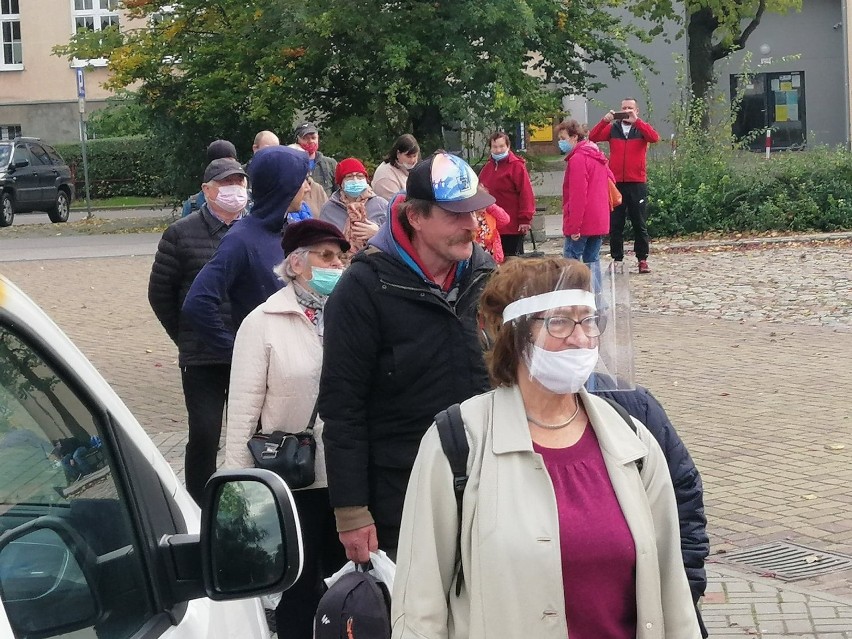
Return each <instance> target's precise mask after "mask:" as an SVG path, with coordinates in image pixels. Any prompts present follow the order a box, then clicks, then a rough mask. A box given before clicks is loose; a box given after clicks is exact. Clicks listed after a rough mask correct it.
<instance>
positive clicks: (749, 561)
mask: <svg viewBox="0 0 852 639" xmlns="http://www.w3.org/2000/svg"><path fill="white" fill-rule="evenodd" d="M724 561H725V562H726V563H729V562H730V563H735V564H741V565H744V566H748V567H750V568H754V569H757V570H760V571H763V572H768V573H771V576H772V577H775V578H777V579H782V580H784V581H796V580H798V579H809V578H811V577H818V576H819V575H825V574H828V573H830V572H837V571H839V570H849V569H852V557H847V556H846V555H839V554H837V553H831V552H824V551H822V550H817V549H815V548H808V547H807V546H800V545H798V544H790V543H786V542H783V543H782V542H777V543H771V544H764V545H761V546H753V547H751V548H745V549H743V550H737V551H735V552H729V553H726V554H725V555H724Z"/></svg>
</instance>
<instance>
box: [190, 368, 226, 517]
mask: <svg viewBox="0 0 852 639" xmlns="http://www.w3.org/2000/svg"><path fill="white" fill-rule="evenodd" d="M230 377H231V367H230V365H228V364H210V365H209V366H184V367H183V368H181V380H182V382H183V398H184V401H185V402H186V413H187V417H188V421H189V440H188V441H187V442H186V455H185V457H184V471H183V472H184V476H185V477H186V489H187V491H188V492H189V494H190V495H192V498H193V499H195V501H196V503H198V504H200V503H201V496H202V495H203V494H204V485H205V484H206V483H207V480H208V479H210V476H211V475H212V474H213V473H215V472H216V453H217V452H218V451H219V437H220V436H221V434H222V413H223V412H224V410H225V400H226V399H227V397H228V382H229V380H230Z"/></svg>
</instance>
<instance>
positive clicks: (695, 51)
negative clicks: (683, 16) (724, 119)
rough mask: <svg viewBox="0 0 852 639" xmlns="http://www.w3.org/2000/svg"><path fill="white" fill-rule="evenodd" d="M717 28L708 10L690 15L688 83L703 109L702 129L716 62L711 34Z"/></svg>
mask: <svg viewBox="0 0 852 639" xmlns="http://www.w3.org/2000/svg"><path fill="white" fill-rule="evenodd" d="M718 26H719V21H718V20H717V19H716V18H715V17H714V15H713V12H712V11H711V10H710V9H700V10H699V11H696V12H695V13H693V14H691V15H690V16H689V24H688V25H687V35H688V38H689V39H688V47H689V50H688V51H687V63H688V66H689V83H690V88H691V89H692V95H693V97H694V99H696V100H699V101H700V102H701V103H702V106H703V107H704V108H703V110H702V114H701V122H700V125H701V128H702V129H706V128H707V126H708V125H709V113H708V109H707V99H708V97H709V96H708V93H709V92H710V91H711V89H712V88H713V63H714V62H715V61H716V58H715V56H714V46H713V32H714V31H716V28H717V27H718Z"/></svg>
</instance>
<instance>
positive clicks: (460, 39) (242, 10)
mask: <svg viewBox="0 0 852 639" xmlns="http://www.w3.org/2000/svg"><path fill="white" fill-rule="evenodd" d="M124 5H125V7H126V9H127V11H128V12H129V13H130V17H131V18H132V19H133V21H127V22H126V23H125V24H127V25H128V26H127V27H125V28H123V30H122V31H121V32H120V33H119V32H115V31H109V32H97V33H94V34H92V33H80V34H78V35H76V36H74V37H73V38H72V40H71V42H70V44H68V45H67V46H61V47H56V48H55V49H54V52H55V53H56V54H57V55H63V56H67V57H76V58H80V59H90V58H98V57H103V58H107V59H108V60H109V68H110V71H111V76H110V80H109V81H108V83H107V87H108V88H111V89H127V88H132V89H134V90H135V91H136V95H137V100H138V103H139V104H140V105H141V106H142V107H144V109H145V111H146V112H147V116H148V117H147V122H148V125H149V127H150V128H149V130H148V131H147V134H148V135H150V136H153V137H154V138H156V139H157V140H160V141H161V146H162V149H163V162H164V164H165V166H166V169H167V171H166V172H167V175H168V176H170V178H169V179H170V180H171V183H170V185H169V187H168V188H169V189H170V191H171V192H172V193H174V194H176V195H186V194H188V193H189V192H191V191H192V190H193V189H195V188H196V183H197V175H198V173H199V172H200V170H201V168H202V165H203V159H204V148H205V146H206V144H207V143H208V142H209V141H210V140H212V139H215V138H219V137H222V138H227V139H230V140H231V141H232V142H234V144H235V145H236V147H237V149H238V151H240V152H241V157H243V158H244V159H245V158H246V157H247V156H248V150H249V147H250V145H251V142H252V139H253V137H254V134H255V133H256V132H257V131H259V130H261V129H270V130H272V131H275V132H277V133H278V134H279V137H280V138H281V140H282V142H284V143H288V142H290V141H291V140H290V139H289V138H290V131H291V130H292V127H293V124H294V119H295V117H296V115H297V114H307V115H308V116H309V117H311V118H312V119H314V120H317V121H319V122H320V123H322V125H323V129H322V140H323V150H324V151H326V152H329V153H330V154H333V155H344V154H345V155H358V156H359V157H362V158H364V159H365V160H366V159H369V158H372V159H374V160H377V159H378V158H379V157H380V156H381V155H382V154H383V153H385V152H386V151H387V148H388V147H389V146H390V144H391V143H392V141H393V140H394V139H395V138H396V137H397V136H398V135H399V134H400V133H403V132H413V133H414V134H415V135H416V136H417V137H418V139H419V141H420V143H421V146H422V147H423V149H424V150H425V151H427V152H428V151H431V150H432V149H434V148H436V147H438V146H444V141H443V139H442V138H443V135H442V133H443V128H444V127H446V126H449V127H452V128H455V129H461V130H462V131H483V130H486V131H490V130H494V129H495V128H497V127H498V126H499V125H500V124H502V123H504V122H516V121H519V120H522V121H526V122H531V123H541V122H545V121H549V120H550V118H551V117H552V115H553V114H554V113H557V112H558V111H559V110H560V98H561V96H562V95H563V94H564V93H566V92H574V93H579V92H584V91H585V90H587V89H588V90H593V89H595V88H599V86H600V85H599V83H597V82H596V80H595V78H594V77H590V76H589V75H588V73H587V71H586V68H587V66H588V65H589V64H590V63H594V62H600V61H603V62H606V63H608V64H609V66H610V68H611V70H612V73H613V75H614V76H616V77H618V76H619V75H621V74H622V73H624V72H625V71H626V70H628V69H629V68H630V66H631V64H633V63H635V60H637V59H640V56H637V55H636V54H634V53H633V52H632V51H631V49H630V47H629V46H628V44H627V41H628V38H629V36H631V35H634V36H637V37H640V38H641V37H642V34H641V33H639V32H638V31H637V30H636V29H634V28H633V27H631V26H629V25H625V24H623V22H621V21H620V20H619V19H617V18H616V17H614V16H613V15H611V14H610V12H609V9H610V8H611V7H612V6H613V5H614V2H613V0H491V1H489V2H481V1H479V0H452V1H448V0H437V1H436V0H410V1H409V2H404V3H403V2H397V3H388V2H387V1H386V0H354V1H353V0H315V1H313V2H308V3H304V2H301V1H300V0H218V1H217V2H215V3H214V2H209V0H183V1H182V2H179V3H175V2H173V0H125V2H124ZM166 7H171V9H170V10H167V11H164V8H166ZM130 25H133V26H130ZM136 25H142V26H136Z"/></svg>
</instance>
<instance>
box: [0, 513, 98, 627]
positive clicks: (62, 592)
mask: <svg viewBox="0 0 852 639" xmlns="http://www.w3.org/2000/svg"><path fill="white" fill-rule="evenodd" d="M96 563H97V558H96V557H95V556H94V555H93V554H92V553H91V552H90V551H89V550H88V546H87V544H86V543H85V541H83V539H82V538H81V537H80V536H79V535H78V534H77V533H76V532H75V531H74V530H73V529H72V528H71V527H70V526H69V525H68V524H67V523H66V522H64V521H63V520H62V519H60V518H58V517H51V516H45V517H38V518H37V519H34V520H32V521H29V522H27V523H25V524H22V525H21V526H18V527H17V528H13V529H12V530H9V531H7V532H5V533H3V535H1V536H0V592H2V593H3V606H4V607H5V609H6V614H7V616H8V618H9V623H10V624H11V626H12V628H13V630H14V631H15V636H17V637H31V638H33V639H37V638H39V637H52V636H55V635H59V634H67V633H70V632H74V631H75V630H81V629H83V628H88V627H90V626H92V625H94V624H95V623H97V621H98V620H99V619H100V616H101V609H102V608H101V604H100V601H99V600H98V597H97V593H96V591H95V590H94V589H93V588H92V586H91V584H96V583H97V581H96V576H95V565H96ZM48 610H49V611H50V614H45V611H48Z"/></svg>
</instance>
